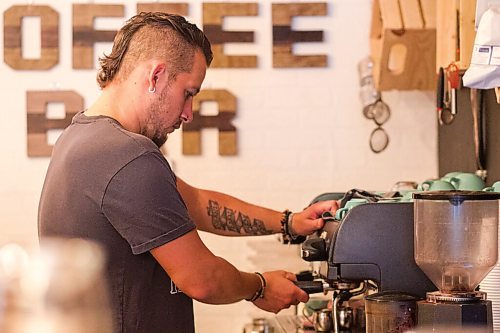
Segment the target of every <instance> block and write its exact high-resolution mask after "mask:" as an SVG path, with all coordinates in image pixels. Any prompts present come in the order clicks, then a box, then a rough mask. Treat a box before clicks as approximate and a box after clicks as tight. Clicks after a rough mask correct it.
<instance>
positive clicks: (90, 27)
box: [73, 4, 124, 69]
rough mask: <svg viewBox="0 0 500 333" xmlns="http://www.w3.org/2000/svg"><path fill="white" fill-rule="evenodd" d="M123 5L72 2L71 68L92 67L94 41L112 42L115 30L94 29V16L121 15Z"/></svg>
mask: <svg viewBox="0 0 500 333" xmlns="http://www.w3.org/2000/svg"><path fill="white" fill-rule="evenodd" d="M123 15H124V6H123V5H94V4H73V68H74V69H92V68H94V43H96V42H112V41H113V39H114V38H115V35H116V31H109V30H94V19H95V18H96V17H123Z"/></svg>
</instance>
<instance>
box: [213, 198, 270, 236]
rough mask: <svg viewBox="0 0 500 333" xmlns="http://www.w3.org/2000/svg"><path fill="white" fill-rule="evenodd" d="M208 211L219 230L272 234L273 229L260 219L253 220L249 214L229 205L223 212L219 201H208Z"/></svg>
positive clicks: (250, 233) (249, 233)
mask: <svg viewBox="0 0 500 333" xmlns="http://www.w3.org/2000/svg"><path fill="white" fill-rule="evenodd" d="M207 213H208V216H210V217H211V218H212V225H213V226H214V228H215V229H218V230H227V231H233V232H236V233H238V234H247V235H269V234H272V231H271V230H268V229H266V226H265V225H264V222H263V221H261V220H259V219H253V222H252V221H250V218H249V217H248V215H245V214H243V213H241V212H235V211H234V210H232V209H231V208H228V207H224V209H223V210H222V212H221V207H220V206H219V203H218V202H217V201H213V200H209V201H208V207H207ZM236 215H237V216H236Z"/></svg>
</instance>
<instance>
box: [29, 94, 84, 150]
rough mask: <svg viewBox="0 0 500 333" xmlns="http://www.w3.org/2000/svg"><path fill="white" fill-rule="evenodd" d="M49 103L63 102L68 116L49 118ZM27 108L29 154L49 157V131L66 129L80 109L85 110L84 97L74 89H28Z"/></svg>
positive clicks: (50, 148) (50, 147)
mask: <svg viewBox="0 0 500 333" xmlns="http://www.w3.org/2000/svg"><path fill="white" fill-rule="evenodd" d="M49 103H63V104H64V109H65V111H66V116H65V117H64V118H63V119H49V118H47V106H48V104H49ZM26 108H27V113H28V115H27V121H28V156H30V157H48V156H50V155H51V154H52V146H51V145H49V144H48V140H47V131H48V130H51V129H64V128H66V127H67V126H68V125H69V124H70V123H71V119H72V118H73V116H74V115H75V114H77V113H78V112H79V111H81V110H83V97H82V96H80V95H79V94H77V93H76V92H74V91H68V90H67V91H62V90H61V91H27V92H26Z"/></svg>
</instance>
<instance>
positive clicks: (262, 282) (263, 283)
mask: <svg viewBox="0 0 500 333" xmlns="http://www.w3.org/2000/svg"><path fill="white" fill-rule="evenodd" d="M255 274H256V275H257V276H258V277H259V279H260V288H259V289H258V290H257V291H256V292H255V294H254V295H253V296H252V298H245V300H246V301H249V302H254V301H256V300H257V299H258V298H264V291H265V290H266V286H267V283H266V279H265V278H264V275H262V274H261V273H259V272H255Z"/></svg>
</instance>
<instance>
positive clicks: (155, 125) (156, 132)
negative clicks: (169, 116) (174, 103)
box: [141, 94, 168, 148]
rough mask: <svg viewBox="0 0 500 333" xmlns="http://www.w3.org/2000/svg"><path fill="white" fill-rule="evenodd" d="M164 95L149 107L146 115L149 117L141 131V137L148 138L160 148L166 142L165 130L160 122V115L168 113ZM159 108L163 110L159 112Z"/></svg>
mask: <svg viewBox="0 0 500 333" xmlns="http://www.w3.org/2000/svg"><path fill="white" fill-rule="evenodd" d="M166 95H167V94H165V95H163V94H162V96H160V98H159V100H158V102H156V103H155V104H153V105H151V107H150V109H149V111H148V114H149V117H148V119H147V121H146V126H145V128H144V129H143V130H142V132H143V133H141V134H142V135H144V136H146V137H148V138H150V139H151V140H152V141H153V142H154V143H155V144H156V145H157V146H158V148H160V147H161V146H163V145H164V144H165V142H166V141H167V136H168V133H167V128H165V127H164V126H163V123H162V120H161V114H162V113H164V112H168V111H166V110H168V102H166V101H167V98H166ZM161 107H163V110H161Z"/></svg>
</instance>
